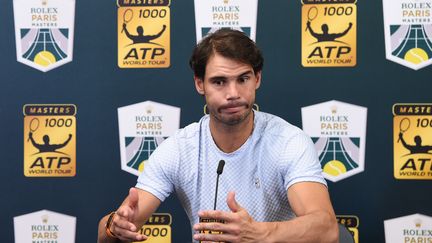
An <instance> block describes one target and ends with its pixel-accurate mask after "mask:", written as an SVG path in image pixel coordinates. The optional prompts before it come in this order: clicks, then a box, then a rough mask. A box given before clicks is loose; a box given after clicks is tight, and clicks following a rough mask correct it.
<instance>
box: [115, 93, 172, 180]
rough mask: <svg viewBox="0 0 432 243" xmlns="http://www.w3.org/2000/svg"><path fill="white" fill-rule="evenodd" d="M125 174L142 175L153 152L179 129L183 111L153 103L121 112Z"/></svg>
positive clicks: (132, 106) (120, 126)
mask: <svg viewBox="0 0 432 243" xmlns="http://www.w3.org/2000/svg"><path fill="white" fill-rule="evenodd" d="M118 119H119V132H120V154H121V166H122V170H124V171H127V172H129V173H131V174H134V175H139V174H140V172H141V171H143V169H144V167H145V162H146V161H147V160H148V158H149V157H150V155H151V154H152V153H153V151H154V150H155V149H156V148H157V147H158V146H159V145H160V144H161V143H162V142H163V141H164V140H165V139H166V138H167V137H169V136H171V135H173V134H174V132H175V131H176V130H177V129H179V126H180V108H178V107H174V106H169V105H164V104H160V103H156V102H152V101H145V102H142V103H138V104H134V105H129V106H124V107H120V108H118Z"/></svg>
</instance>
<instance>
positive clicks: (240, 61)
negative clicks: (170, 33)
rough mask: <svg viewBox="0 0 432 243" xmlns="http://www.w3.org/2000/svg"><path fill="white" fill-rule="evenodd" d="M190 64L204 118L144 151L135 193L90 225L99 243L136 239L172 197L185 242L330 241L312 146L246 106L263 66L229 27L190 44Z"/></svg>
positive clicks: (327, 208) (333, 228) (333, 234)
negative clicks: (185, 225)
mask: <svg viewBox="0 0 432 243" xmlns="http://www.w3.org/2000/svg"><path fill="white" fill-rule="evenodd" d="M190 65H191V67H192V69H193V70H194V81H195V87H196V90H197V91H198V93H199V94H201V95H203V96H204V97H205V101H206V106H207V110H208V112H209V115H206V116H204V117H203V118H202V119H201V120H200V121H199V122H198V123H193V124H191V125H189V126H187V127H185V128H184V129H181V130H179V131H178V132H177V133H176V134H175V135H173V136H172V137H170V138H168V139H167V140H165V141H164V142H163V143H162V144H161V145H160V146H159V147H158V148H157V149H156V150H155V151H154V152H153V154H152V155H151V157H150V159H149V162H148V164H147V165H146V168H145V169H144V171H143V173H142V174H141V176H140V177H139V178H138V183H137V185H136V188H131V189H130V191H129V196H128V197H127V198H126V199H125V201H124V202H123V204H122V205H121V206H120V207H119V208H118V209H117V211H116V212H115V213H111V214H110V215H107V216H105V217H104V218H103V219H102V220H101V221H100V223H99V238H98V239H99V242H116V240H123V241H142V240H144V239H146V236H143V235H140V234H139V233H137V231H138V230H139V228H140V227H141V226H142V225H143V224H144V223H145V221H146V220H147V219H148V218H149V217H150V216H151V214H152V213H153V212H154V211H155V210H156V209H157V208H158V206H159V205H160V203H161V202H162V201H163V200H164V199H165V198H166V197H168V196H169V194H170V193H172V192H173V191H175V192H176V193H177V196H178V198H179V200H180V201H181V203H182V205H183V207H184V208H185V211H186V213H187V215H188V217H189V220H190V222H191V226H192V230H193V239H194V242H195V241H203V242H260V243H262V242H308V243H310V242H337V237H338V230H337V223H336V218H335V215H334V212H333V208H332V206H331V203H330V199H329V195H328V192H327V187H326V185H325V180H324V179H323V177H322V175H321V167H320V164H319V162H318V160H317V155H316V152H315V150H314V149H313V143H312V141H311V140H310V138H308V137H307V136H306V135H305V134H304V133H303V132H302V131H301V130H300V129H298V128H296V127H294V126H292V125H290V124H289V123H287V122H285V121H284V120H282V119H281V118H278V117H276V116H273V115H270V114H266V113H263V112H257V111H253V110H252V106H253V104H254V102H255V90H256V89H258V88H259V86H260V84H261V70H262V66H263V58H262V56H261V52H260V51H259V49H258V48H257V47H256V46H255V43H254V42H253V41H252V40H250V39H249V38H248V37H247V36H245V35H244V34H243V33H241V32H239V31H235V30H228V29H222V30H219V31H217V32H215V33H213V34H211V35H209V36H208V37H206V38H204V39H203V40H202V41H201V42H200V43H199V44H198V46H197V47H196V48H195V50H194V52H193V54H192V57H191V60H190ZM221 159H223V160H225V161H226V165H225V168H224V171H223V174H222V175H221V176H220V181H219V195H223V196H225V195H226V203H219V204H218V205H217V208H218V209H219V210H210V209H213V203H214V201H213V196H214V188H215V183H216V176H217V174H216V171H217V167H218V162H219V161H220V160H221ZM109 217H110V218H111V219H110V220H108V218H109ZM200 218H203V219H210V221H212V220H216V221H219V222H220V221H222V223H218V222H207V223H204V222H201V223H200V222H199V219H200ZM107 221H109V223H108V224H107ZM202 231H219V232H222V234H203V233H200V232H202ZM107 234H108V235H111V236H108V235H107Z"/></svg>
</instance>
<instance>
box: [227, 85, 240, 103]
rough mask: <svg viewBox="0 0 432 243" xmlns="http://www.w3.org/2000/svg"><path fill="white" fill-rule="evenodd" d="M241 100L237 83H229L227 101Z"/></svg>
mask: <svg viewBox="0 0 432 243" xmlns="http://www.w3.org/2000/svg"><path fill="white" fill-rule="evenodd" d="M237 98H239V86H238V85H237V82H229V84H228V86H227V91H226V99H228V100H231V99H237Z"/></svg>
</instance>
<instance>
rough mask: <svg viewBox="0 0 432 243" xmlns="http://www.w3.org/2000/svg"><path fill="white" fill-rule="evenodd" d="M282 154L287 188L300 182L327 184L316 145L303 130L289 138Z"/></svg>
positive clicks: (283, 173) (283, 172) (283, 174)
mask: <svg viewBox="0 0 432 243" xmlns="http://www.w3.org/2000/svg"><path fill="white" fill-rule="evenodd" d="M281 155H282V159H281V161H282V164H281V166H282V176H283V177H284V186H285V189H287V190H288V188H289V187H290V186H292V185H293V184H295V183H298V182H318V183H322V184H324V185H326V186H327V183H326V181H325V179H324V177H323V175H322V169H321V164H320V163H319V160H318V154H317V152H316V150H315V146H314V144H313V142H312V140H311V139H310V138H309V137H308V136H307V135H306V134H305V133H304V132H303V131H299V133H297V134H296V135H294V136H292V137H291V138H290V139H289V140H288V142H287V145H286V148H285V150H284V151H283V152H282V154H281Z"/></svg>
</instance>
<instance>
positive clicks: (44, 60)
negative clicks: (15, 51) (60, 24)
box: [21, 29, 69, 67]
mask: <svg viewBox="0 0 432 243" xmlns="http://www.w3.org/2000/svg"><path fill="white" fill-rule="evenodd" d="M68 33H69V30H68V29H21V51H22V53H23V54H22V58H24V59H26V60H29V61H31V62H34V63H35V64H37V65H40V66H43V67H48V66H50V65H53V64H55V63H56V62H58V61H60V60H63V59H65V58H67V56H68V54H67V53H68Z"/></svg>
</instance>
